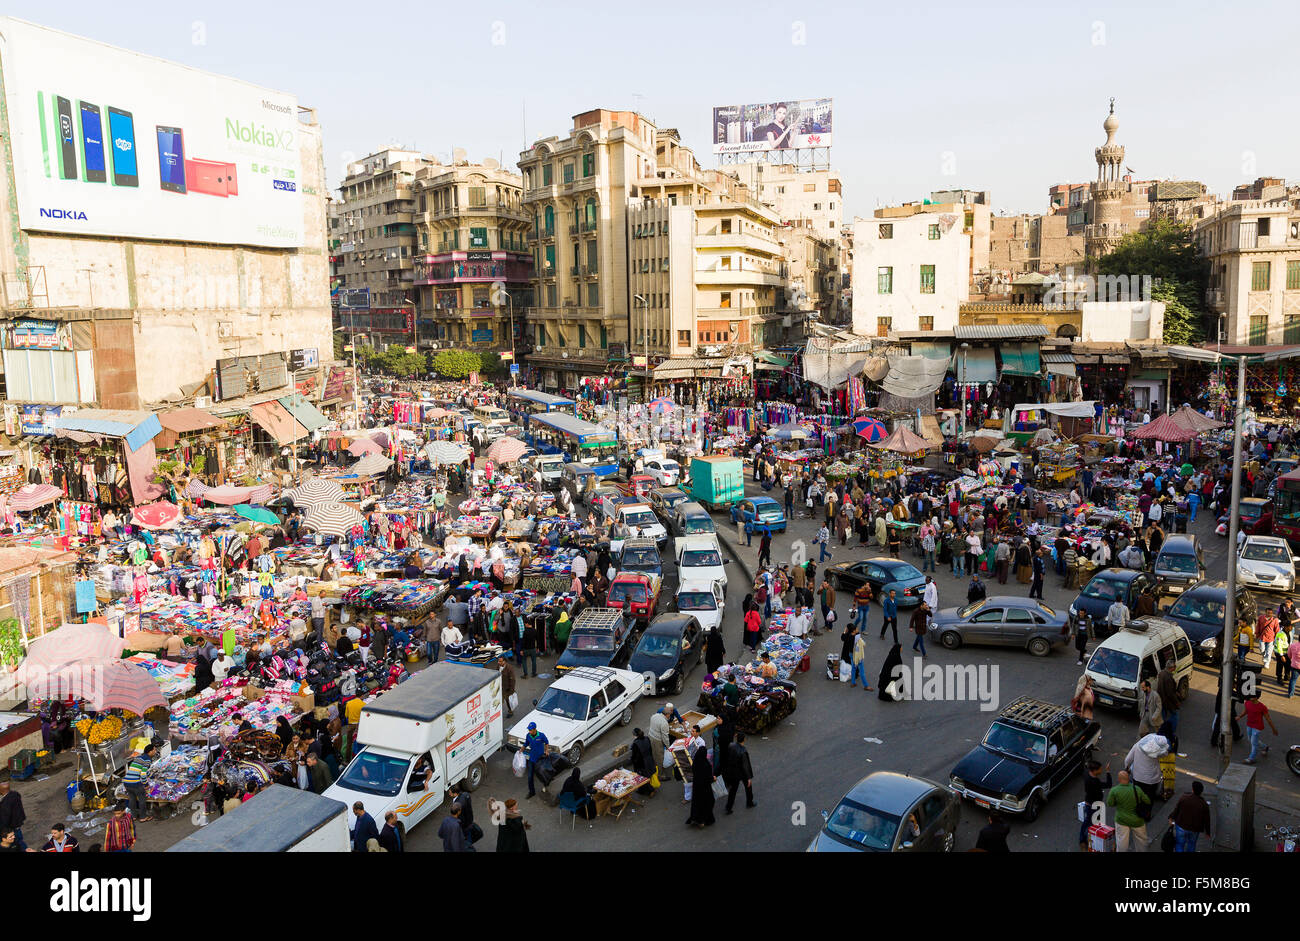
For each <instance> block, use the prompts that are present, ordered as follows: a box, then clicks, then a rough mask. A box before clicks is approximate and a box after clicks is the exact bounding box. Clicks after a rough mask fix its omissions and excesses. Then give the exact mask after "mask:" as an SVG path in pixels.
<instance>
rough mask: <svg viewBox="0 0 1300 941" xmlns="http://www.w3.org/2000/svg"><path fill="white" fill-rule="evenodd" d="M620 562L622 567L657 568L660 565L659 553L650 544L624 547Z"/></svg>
mask: <svg viewBox="0 0 1300 941" xmlns="http://www.w3.org/2000/svg"><path fill="white" fill-rule="evenodd" d="M619 564H620V567H621V568H625V569H657V568H658V567H659V553H658V552H656V551H655V550H654V549H652V548H650V547H649V546H645V547H643V548H633V549H624V550H623V558H622V559H621V560H620V563H619Z"/></svg>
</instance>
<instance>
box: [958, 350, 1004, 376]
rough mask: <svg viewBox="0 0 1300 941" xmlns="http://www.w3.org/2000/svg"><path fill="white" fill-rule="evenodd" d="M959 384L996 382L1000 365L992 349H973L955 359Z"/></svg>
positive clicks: (961, 353) (962, 352)
mask: <svg viewBox="0 0 1300 941" xmlns="http://www.w3.org/2000/svg"><path fill="white" fill-rule="evenodd" d="M953 369H955V370H956V372H957V381H958V382H963V381H964V382H968V383H970V382H996V381H997V378H998V364H997V361H996V360H995V359H994V358H993V350H991V349H971V350H964V351H961V352H958V353H957V355H956V356H955V357H953Z"/></svg>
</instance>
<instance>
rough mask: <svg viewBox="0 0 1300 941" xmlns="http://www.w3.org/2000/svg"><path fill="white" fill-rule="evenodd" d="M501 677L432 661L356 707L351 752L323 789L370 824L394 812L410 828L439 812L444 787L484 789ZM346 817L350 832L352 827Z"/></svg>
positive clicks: (494, 744)
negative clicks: (356, 807) (357, 808)
mask: <svg viewBox="0 0 1300 941" xmlns="http://www.w3.org/2000/svg"><path fill="white" fill-rule="evenodd" d="M501 706H502V700H501V674H500V673H498V672H497V671H496V670H493V669H484V668H481V667H474V666H465V665H461V664H455V663H435V664H433V665H431V666H429V667H428V668H427V669H424V670H421V671H420V672H419V673H416V674H415V675H414V676H412V677H411V678H410V679H409V680H407V681H406V682H405V683H402V684H400V685H398V686H395V687H394V688H393V689H390V690H389V691H388V692H386V693H384V694H382V695H381V696H379V698H378V699H376V700H374V701H373V702H371V703H368V704H366V705H365V706H363V707H362V709H361V719H360V720H359V722H358V723H357V749H358V750H357V752H356V754H355V755H354V757H353V758H352V760H351V761H350V762H348V766H347V767H346V768H344V769H343V773H342V774H340V775H339V777H338V780H337V781H335V782H334V783H333V784H332V785H330V786H329V788H328V789H327V790H326V791H325V795H324V796H326V797H330V798H333V799H334V800H337V801H342V802H343V803H344V804H346V805H347V806H348V807H349V808H351V807H352V805H353V804H354V803H355V802H356V801H360V802H361V803H362V804H364V805H365V808H366V812H367V813H368V814H370V815H371V816H372V817H374V818H375V821H376V823H380V822H382V821H383V819H384V815H385V814H386V813H388V811H390V810H391V811H394V812H395V813H396V814H397V816H398V818H399V819H400V820H401V821H402V822H403V823H405V824H406V828H407V829H408V830H410V829H411V828H412V827H414V826H415V825H416V824H417V823H419V822H420V821H421V820H423V819H424V818H425V817H427V816H429V814H431V813H433V811H435V810H436V809H437V808H439V807H440V806H442V802H443V799H444V798H445V797H446V795H447V788H448V787H450V786H451V785H452V784H455V783H456V782H458V781H463V782H464V783H465V786H466V788H467V789H468V790H471V791H473V790H475V789H477V788H478V786H479V785H480V784H482V783H483V775H484V773H485V771H486V770H487V759H488V758H489V757H490V756H491V755H492V754H493V753H494V752H496V751H497V749H499V748H500V747H501V744H502V741H503V731H502V726H501V716H502V711H501ZM355 819H356V818H355V815H351V814H350V815H349V826H353V825H354V824H355Z"/></svg>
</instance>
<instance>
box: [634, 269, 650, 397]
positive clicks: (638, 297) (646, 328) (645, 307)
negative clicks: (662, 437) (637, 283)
mask: <svg viewBox="0 0 1300 941" xmlns="http://www.w3.org/2000/svg"><path fill="white" fill-rule="evenodd" d="M632 299H633V300H634V301H638V302H640V304H641V310H642V311H644V312H645V316H644V318H643V319H642V321H641V325H642V327H641V328H642V331H643V332H644V349H645V365H644V366H643V367H642V369H643V370H644V379H645V381H644V382H643V383H642V386H641V395H642V396H643V397H644V398H645V400H646V401H647V402H649V401H650V302H649V301H648V300H646V296H645V295H644V294H633V295H632Z"/></svg>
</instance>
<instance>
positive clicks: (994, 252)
mask: <svg viewBox="0 0 1300 941" xmlns="http://www.w3.org/2000/svg"><path fill="white" fill-rule="evenodd" d="M1069 268H1075V269H1077V270H1078V271H1080V272H1082V271H1083V268H1084V238H1083V236H1082V235H1081V234H1080V235H1071V234H1070V232H1069V222H1068V220H1067V218H1066V216H1064V215H1059V214H1055V213H1049V214H1047V215H1038V214H1034V213H1022V214H1020V215H1016V216H994V217H993V218H992V219H991V220H990V231H989V249H988V268H987V269H986V270H984V271H983V272H981V271H979V270H978V269H977V270H976V276H975V279H974V281H973V283H972V286H971V291H972V293H975V294H1002V293H1006V289H1007V288H1008V286H1009V285H1010V284H1011V283H1012V281H1013V280H1014V279H1015V278H1016V276H1017V275H1021V274H1028V273H1031V272H1039V273H1041V274H1050V273H1052V272H1055V271H1061V272H1063V271H1066V270H1067V269H1069Z"/></svg>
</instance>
